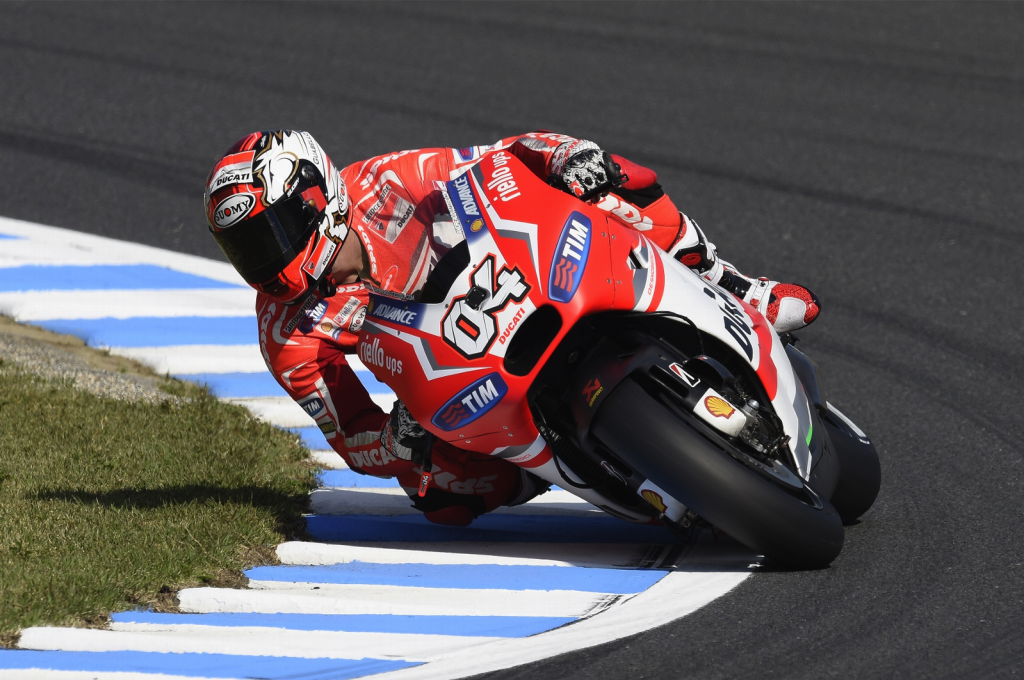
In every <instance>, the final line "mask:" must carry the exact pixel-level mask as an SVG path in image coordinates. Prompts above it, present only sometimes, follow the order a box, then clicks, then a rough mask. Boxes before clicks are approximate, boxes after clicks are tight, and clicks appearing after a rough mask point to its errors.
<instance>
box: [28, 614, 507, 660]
mask: <svg viewBox="0 0 1024 680" xmlns="http://www.w3.org/2000/svg"><path fill="white" fill-rule="evenodd" d="M111 628H112V630H95V629H89V628H49V627H46V628H42V627H40V628H27V629H26V630H24V631H22V633H21V639H20V640H19V642H18V647H20V648H22V649H38V650H60V651H66V652H127V651H131V652H161V653H168V652H170V653H177V654H190V653H191V654H233V655H242V656H291V657H299V658H305V659H317V658H325V659H365V658H367V657H369V658H376V659H396V658H397V659H403V660H407V661H429V660H431V659H436V658H438V657H439V656H441V655H444V654H448V653H451V652H455V651H459V650H464V649H467V648H472V647H479V646H481V645H483V644H488V643H491V642H495V641H497V640H502V639H504V638H493V637H465V636H459V635H417V634H410V633H351V632H338V631H317V630H286V629H284V628H255V627H253V628H246V627H221V626H197V625H166V624H164V625H155V624H117V623H112V624H111Z"/></svg>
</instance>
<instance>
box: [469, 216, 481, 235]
mask: <svg viewBox="0 0 1024 680" xmlns="http://www.w3.org/2000/svg"><path fill="white" fill-rule="evenodd" d="M469 228H470V229H471V230H472V231H473V232H474V233H476V232H478V231H480V230H481V229H483V228H484V221H483V220H480V219H477V220H473V224H471V225H469Z"/></svg>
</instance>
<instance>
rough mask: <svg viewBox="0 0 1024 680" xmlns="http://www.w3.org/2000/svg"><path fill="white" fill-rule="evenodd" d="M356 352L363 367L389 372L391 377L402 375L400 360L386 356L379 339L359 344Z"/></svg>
mask: <svg viewBox="0 0 1024 680" xmlns="http://www.w3.org/2000/svg"><path fill="white" fill-rule="evenodd" d="M356 351H357V352H358V354H359V360H360V361H362V362H363V363H364V364H365V365H367V366H376V367H377V368H381V369H384V370H386V371H390V373H391V375H392V376H394V375H401V374H402V362H401V360H399V359H396V358H394V357H391V356H388V355H387V353H386V352H385V351H384V348H383V347H381V346H380V338H374V339H373V341H372V342H367V341H363V342H360V343H359V346H358V347H357V348H356Z"/></svg>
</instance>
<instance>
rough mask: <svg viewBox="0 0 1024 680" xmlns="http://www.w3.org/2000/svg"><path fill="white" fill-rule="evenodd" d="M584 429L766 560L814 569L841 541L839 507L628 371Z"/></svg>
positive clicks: (833, 554) (834, 552)
mask: <svg viewBox="0 0 1024 680" xmlns="http://www.w3.org/2000/svg"><path fill="white" fill-rule="evenodd" d="M591 433H592V434H593V435H594V437H595V438H596V439H597V440H598V441H600V442H601V443H602V444H604V446H606V447H607V448H608V449H609V450H610V451H611V452H613V453H614V454H615V455H616V456H618V457H619V458H620V459H621V460H622V461H623V462H624V463H626V464H627V465H629V466H630V467H632V468H633V470H635V471H636V472H638V473H640V474H641V475H643V476H644V477H646V478H647V479H650V480H651V481H652V482H654V483H655V484H657V485H658V486H660V487H661V488H662V489H664V490H665V491H666V492H667V493H668V494H669V495H671V496H672V497H673V498H675V499H677V500H678V501H680V502H681V503H683V504H684V505H686V506H687V507H688V508H689V509H690V510H692V511H693V512H695V513H697V514H698V515H699V516H701V517H703V518H704V519H705V520H707V521H708V522H710V523H711V524H713V525H714V526H716V527H718V528H719V529H721V530H722V531H724V532H725V533H727V534H728V535H730V536H732V537H733V538H734V539H736V540H738V541H739V542H740V543H742V544H744V545H745V546H747V547H748V548H750V549H752V550H754V551H756V552H757V553H759V554H761V555H764V556H765V557H766V558H768V559H769V560H771V561H772V562H775V563H777V564H780V565H783V566H786V567H791V568H796V569H818V568H822V567H826V566H828V565H829V564H830V563H831V562H832V560H834V559H835V558H836V556H837V555H839V552H840V551H841V550H842V548H843V525H842V521H841V520H840V518H839V514H838V513H837V512H836V510H835V509H834V508H833V507H832V505H831V504H830V503H829V502H828V501H826V500H825V499H824V498H822V497H821V496H820V495H818V494H817V493H816V492H815V491H814V490H813V489H812V488H811V487H810V486H808V485H806V484H805V483H803V480H800V479H799V478H797V477H795V475H794V476H793V478H795V479H796V480H797V481H796V484H797V485H802V486H794V485H791V486H790V487H788V488H785V486H784V485H783V484H781V483H780V482H778V481H775V480H772V479H771V478H770V476H768V475H766V474H765V473H763V472H761V471H760V470H758V469H757V468H756V467H753V466H749V465H747V464H745V463H742V462H740V461H739V460H737V457H734V455H733V453H732V452H730V451H729V450H728V449H729V447H730V446H731V445H730V442H729V441H728V440H727V439H725V438H724V437H716V436H714V435H713V434H712V433H711V431H710V430H709V429H708V428H706V427H705V426H703V425H702V424H700V423H699V421H697V420H696V419H695V418H693V419H691V418H690V417H689V414H687V413H683V412H681V411H680V410H679V409H676V408H673V407H672V406H670V405H668V404H667V403H663V402H662V400H661V398H656V397H654V396H652V395H651V394H649V393H648V392H647V391H646V390H644V389H643V387H641V386H640V385H639V384H637V383H636V382H635V381H634V380H633V379H632V378H627V379H625V380H623V381H622V382H621V383H619V385H618V386H616V388H615V389H614V391H613V392H612V394H610V395H609V396H608V397H607V398H606V399H605V401H604V403H603V404H602V405H601V408H600V411H599V412H598V413H597V414H596V415H595V417H594V421H593V426H592V429H591ZM736 453H738V454H740V455H739V456H738V457H740V458H742V457H743V456H742V454H741V452H738V451H737V452H736Z"/></svg>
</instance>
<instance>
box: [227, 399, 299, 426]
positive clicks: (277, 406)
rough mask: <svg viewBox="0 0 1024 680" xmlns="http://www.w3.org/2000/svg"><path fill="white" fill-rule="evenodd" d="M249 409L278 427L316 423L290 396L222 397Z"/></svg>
mask: <svg viewBox="0 0 1024 680" xmlns="http://www.w3.org/2000/svg"><path fill="white" fill-rule="evenodd" d="M222 401H226V402H229V403H231V404H237V405H239V406H244V407H245V408H247V409H249V411H251V412H252V414H253V415H254V416H256V417H257V418H260V419H261V420H265V421H267V422H268V423H273V424H274V425H277V426H279V427H310V426H313V425H316V423H315V422H314V421H313V419H312V418H310V417H309V414H308V413H306V412H305V411H304V410H302V407H301V406H299V405H298V404H296V403H295V402H294V401H293V400H292V399H291V398H290V397H255V398H250V399H224V400H222Z"/></svg>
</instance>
